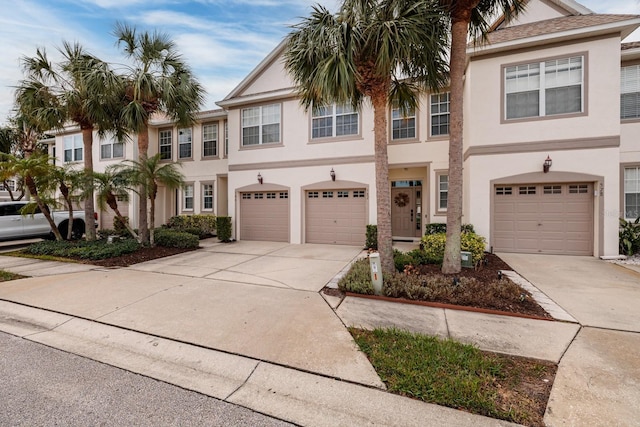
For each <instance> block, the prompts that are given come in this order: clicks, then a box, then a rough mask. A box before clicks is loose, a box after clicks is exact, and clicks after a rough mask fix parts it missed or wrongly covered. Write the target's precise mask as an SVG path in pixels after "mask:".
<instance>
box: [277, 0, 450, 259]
mask: <svg viewBox="0 0 640 427" xmlns="http://www.w3.org/2000/svg"><path fill="white" fill-rule="evenodd" d="M446 47H447V28H446V22H445V21H443V15H442V14H441V13H440V11H439V10H437V8H435V7H434V3H433V2H432V1H421V0H418V1H409V0H344V2H343V3H342V5H341V7H340V9H339V11H338V13H336V14H335V15H334V14H332V13H330V12H329V11H328V10H327V9H326V8H324V7H323V6H320V5H316V6H314V7H313V11H312V13H311V15H310V16H309V17H308V18H304V19H303V20H302V21H301V22H300V23H299V24H297V25H295V26H294V27H293V31H292V32H291V33H290V34H289V35H288V38H287V47H286V50H285V54H284V58H285V67H286V69H287V70H288V71H289V73H290V75H291V76H292V78H293V80H294V81H295V84H296V88H297V92H298V94H299V96H300V102H301V104H302V105H303V106H304V107H305V109H307V110H308V109H309V108H315V107H318V106H323V105H328V104H332V103H341V104H350V105H352V106H353V107H354V108H359V107H360V106H361V104H362V103H363V101H364V99H365V97H367V98H368V99H369V101H370V102H371V104H372V105H373V111H374V138H375V143H374V149H375V168H376V201H377V218H378V219H377V225H378V249H379V251H380V257H381V261H382V267H383V269H384V270H386V271H393V268H394V264H393V248H392V238H391V190H390V184H389V165H388V157H387V143H388V134H389V132H388V123H387V114H388V109H389V106H390V105H392V104H395V103H397V104H398V105H400V107H401V109H402V110H404V111H405V112H408V111H410V110H411V109H413V108H415V107H416V106H417V104H418V95H419V93H420V92H421V91H423V90H426V89H428V88H438V87H441V86H442V85H443V84H444V80H445V76H446V68H447V67H446V59H445V57H446Z"/></svg>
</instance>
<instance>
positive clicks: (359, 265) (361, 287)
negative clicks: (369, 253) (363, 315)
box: [338, 258, 374, 295]
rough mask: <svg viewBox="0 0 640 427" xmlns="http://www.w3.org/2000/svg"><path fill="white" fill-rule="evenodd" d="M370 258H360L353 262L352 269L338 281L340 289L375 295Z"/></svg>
mask: <svg viewBox="0 0 640 427" xmlns="http://www.w3.org/2000/svg"><path fill="white" fill-rule="evenodd" d="M369 268H370V267H369V258H364V259H359V260H358V261H356V262H354V263H353V264H351V269H349V272H348V273H347V274H345V275H344V276H343V277H342V279H340V281H339V282H338V289H340V290H341V291H344V292H354V293H358V294H365V295H373V293H374V292H373V285H372V284H371V271H370V270H369Z"/></svg>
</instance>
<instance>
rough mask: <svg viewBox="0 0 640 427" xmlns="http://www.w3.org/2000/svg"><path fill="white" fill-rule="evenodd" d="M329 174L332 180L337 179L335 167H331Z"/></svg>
mask: <svg viewBox="0 0 640 427" xmlns="http://www.w3.org/2000/svg"><path fill="white" fill-rule="evenodd" d="M329 175H330V176H331V181H335V180H336V172H335V171H334V170H333V168H331V172H329Z"/></svg>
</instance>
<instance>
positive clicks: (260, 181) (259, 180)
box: [258, 172, 262, 184]
mask: <svg viewBox="0 0 640 427" xmlns="http://www.w3.org/2000/svg"><path fill="white" fill-rule="evenodd" d="M258 183H259V184H262V175H260V172H258Z"/></svg>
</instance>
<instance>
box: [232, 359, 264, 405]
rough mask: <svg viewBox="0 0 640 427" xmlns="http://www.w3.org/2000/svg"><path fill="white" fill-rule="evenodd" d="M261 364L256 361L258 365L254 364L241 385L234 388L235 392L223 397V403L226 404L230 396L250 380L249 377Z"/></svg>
mask: <svg viewBox="0 0 640 427" xmlns="http://www.w3.org/2000/svg"><path fill="white" fill-rule="evenodd" d="M261 363H262V362H260V361H258V363H256V365H255V366H254V367H253V369H252V370H251V372H249V375H248V376H247V378H245V379H244V381H243V382H242V384H240V385H239V386H238V387H236V389H235V390H233V391H232V392H231V393H229V395H228V396H227V397H225V398H224V399H222V400H224V401H225V402H228V401H229V399H231V396H233V395H234V394H236V393H237V392H238V390H240V389H241V388H242V387H244V386H245V384H247V382H248V381H249V379H250V378H251V376H252V375H253V373H254V372H255V371H256V369H258V366H260V364H261Z"/></svg>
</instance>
